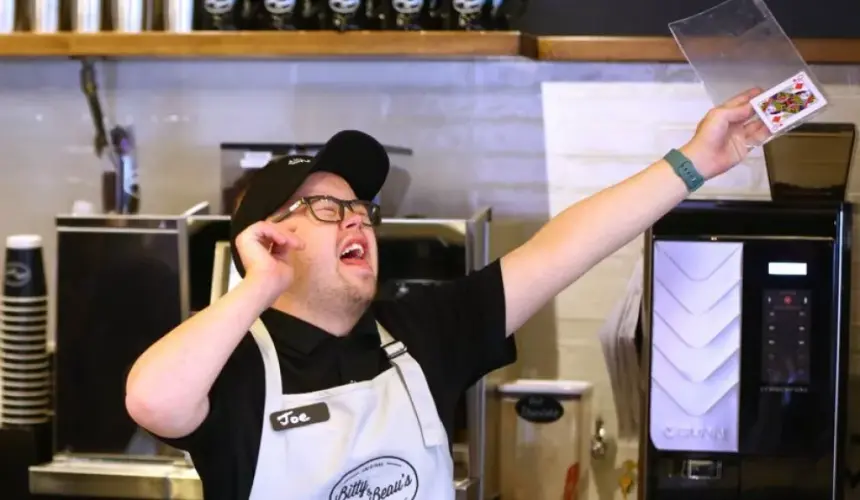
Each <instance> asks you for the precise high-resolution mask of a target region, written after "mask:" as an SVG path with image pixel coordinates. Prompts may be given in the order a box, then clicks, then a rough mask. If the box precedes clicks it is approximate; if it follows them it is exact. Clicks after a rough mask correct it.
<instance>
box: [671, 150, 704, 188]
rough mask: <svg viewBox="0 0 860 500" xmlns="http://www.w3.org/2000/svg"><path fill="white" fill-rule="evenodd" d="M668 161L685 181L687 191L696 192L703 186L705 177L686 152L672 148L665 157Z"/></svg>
mask: <svg viewBox="0 0 860 500" xmlns="http://www.w3.org/2000/svg"><path fill="white" fill-rule="evenodd" d="M663 159H664V160H666V162H667V163H668V164H669V165H671V166H672V170H674V171H675V173H676V174H678V177H680V178H681V180H682V181H684V184H686V186H687V191H689V192H691V193H692V192H694V191H695V190H697V189H699V188H700V187H702V184H704V183H705V178H704V177H702V174H700V173H699V171H698V170H696V166H695V165H693V162H692V161H690V159H689V158H687V157H686V156H684V153H682V152H680V151H678V150H677V149H670V150H669V152H668V153H666V156H664V157H663Z"/></svg>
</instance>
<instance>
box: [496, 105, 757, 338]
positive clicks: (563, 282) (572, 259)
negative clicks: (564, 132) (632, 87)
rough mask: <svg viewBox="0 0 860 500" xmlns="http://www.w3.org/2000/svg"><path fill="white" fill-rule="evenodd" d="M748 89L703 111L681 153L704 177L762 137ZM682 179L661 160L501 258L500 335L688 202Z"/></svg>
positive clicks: (726, 165) (556, 219) (577, 206)
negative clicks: (503, 310) (502, 318)
mask: <svg viewBox="0 0 860 500" xmlns="http://www.w3.org/2000/svg"><path fill="white" fill-rule="evenodd" d="M759 92H760V90H758V89H752V90H750V91H748V92H745V93H744V94H741V95H739V96H737V97H735V98H733V99H731V100H730V101H728V102H726V103H725V104H724V105H722V106H720V107H717V108H714V109H712V110H710V111H709V112H708V114H707V115H706V116H705V118H704V119H703V120H702V121H701V122H700V123H699V126H698V128H697V130H696V134H695V136H694V137H693V138H692V139H691V140H690V142H689V143H687V144H686V145H685V146H683V147H681V148H680V149H679V150H680V151H681V153H682V154H683V155H684V156H686V157H687V158H688V159H689V160H690V161H691V162H692V163H693V165H694V166H695V168H696V170H698V172H699V173H700V174H701V175H702V176H703V177H704V178H705V179H711V178H713V177H716V176H717V175H719V174H721V173H723V172H725V171H727V170H729V169H730V168H732V167H733V166H735V165H737V164H738V163H739V162H740V161H741V160H743V159H744V158H745V157H746V155H747V153H748V152H749V148H748V146H747V145H748V144H759V143H761V141H763V140H764V139H765V138H766V137H767V134H768V131H767V129H766V128H765V127H764V124H763V123H761V122H760V121H758V120H755V121H753V122H751V123H746V122H747V121H748V120H749V119H750V118H751V117H752V116H753V114H754V111H753V109H752V107H751V106H750V104H749V100H750V99H751V98H752V97H753V96H755V95H756V94H758V93H759ZM688 193H689V192H688V189H687V186H686V184H685V182H684V181H683V180H682V179H681V177H680V176H679V175H678V174H676V173H675V171H674V170H673V168H672V166H671V165H670V164H669V163H668V162H667V161H665V160H662V159H661V160H659V161H657V162H655V163H653V164H651V165H650V166H648V167H647V168H645V169H644V170H642V171H641V172H639V173H638V174H636V175H634V176H633V177H630V178H629V179H627V180H625V181H623V182H621V183H619V184H616V185H614V186H612V187H609V188H607V189H604V190H603V191H600V192H599V193H597V194H595V195H593V196H591V197H589V198H587V199H585V200H582V201H580V202H579V203H576V204H575V205H572V206H570V207H568V208H567V209H565V210H564V211H562V212H561V213H559V214H558V215H556V216H555V217H553V218H552V219H551V220H550V221H549V222H547V223H546V225H544V226H543V227H542V228H541V229H540V230H539V231H538V232H537V233H536V234H535V235H534V236H533V237H532V238H531V239H530V240H529V241H527V242H526V243H525V244H523V245H522V246H520V247H519V248H517V249H515V250H513V251H512V252H511V253H509V254H507V255H505V256H504V257H503V258H502V260H501V264H502V279H503V282H504V288H505V306H506V328H507V332H508V335H510V334H511V333H513V332H514V331H516V330H517V329H518V328H519V327H521V326H522V325H523V323H525V322H526V321H527V320H528V319H529V318H530V317H531V316H532V315H533V314H534V313H535V312H537V311H538V309H540V308H541V307H543V306H544V305H545V304H546V303H547V302H549V300H551V299H552V298H553V297H555V296H556V295H558V293H559V292H561V291H562V290H564V289H565V288H567V287H568V286H570V285H571V284H572V283H573V282H574V281H576V280H577V279H578V278H579V277H580V276H582V275H583V274H585V272H586V271H588V270H589V269H591V268H592V267H593V266H595V265H596V264H597V263H599V262H600V261H601V260H603V259H604V258H606V257H607V256H609V255H611V254H612V253H613V252H615V251H617V250H618V249H620V248H621V247H622V246H624V245H625V244H627V243H629V242H630V241H632V240H633V239H634V238H636V237H637V236H638V235H639V234H641V233H642V232H644V231H645V230H646V229H647V228H648V227H650V226H651V225H652V224H654V222H656V221H657V220H658V219H659V218H660V217H662V216H663V215H664V214H666V213H667V212H668V211H669V210H671V209H672V208H674V207H675V206H676V205H677V204H678V203H680V202H681V201H683V200H684V198H686V197H687V195H688Z"/></svg>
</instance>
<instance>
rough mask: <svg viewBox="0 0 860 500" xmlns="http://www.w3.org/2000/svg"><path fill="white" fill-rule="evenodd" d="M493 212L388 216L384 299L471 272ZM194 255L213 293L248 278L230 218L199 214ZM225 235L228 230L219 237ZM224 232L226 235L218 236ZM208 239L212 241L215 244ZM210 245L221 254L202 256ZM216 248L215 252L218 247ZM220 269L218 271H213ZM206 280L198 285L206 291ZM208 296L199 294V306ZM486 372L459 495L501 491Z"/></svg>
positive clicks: (484, 246)
mask: <svg viewBox="0 0 860 500" xmlns="http://www.w3.org/2000/svg"><path fill="white" fill-rule="evenodd" d="M490 219H491V211H490V209H484V210H481V211H478V212H477V213H476V214H474V215H473V216H471V217H468V218H423V217H415V218H383V220H382V224H381V225H380V226H379V227H377V228H376V236H377V241H378V248H379V286H378V295H379V297H378V298H379V299H380V300H388V299H392V298H396V297H398V296H402V295H404V294H408V293H411V292H412V291H414V290H415V289H416V288H419V287H428V286H437V285H438V284H440V283H442V282H445V281H448V280H452V279H456V278H459V277H462V276H465V275H466V274H468V273H469V272H471V271H474V270H478V269H481V268H483V267H484V266H486V265H487V264H488V263H489V229H490ZM189 227H190V228H191V234H192V236H191V238H192V242H193V243H192V244H191V245H190V248H191V249H192V250H191V251H192V253H194V254H195V255H197V251H196V250H194V249H195V248H199V249H201V250H200V255H201V258H196V257H195V259H193V261H192V265H191V268H190V270H191V273H192V275H195V276H201V275H202V274H200V273H203V272H204V267H205V266H206V265H207V264H208V265H210V267H209V272H210V276H211V279H210V283H211V294H210V296H209V300H216V299H217V298H218V297H220V296H221V295H223V294H224V293H226V291H227V290H229V289H230V288H232V286H235V284H236V283H238V281H239V280H240V279H241V278H240V276H239V274H238V273H237V272H236V269H235V266H234V265H233V262H232V257H231V254H230V241H229V231H228V228H229V218H228V217H227V216H215V215H212V216H199V217H193V218H191V219H190V225H189ZM219 235H220V236H219ZM219 237H222V238H223V239H221V240H219V241H214V245H213V238H214V239H217V238H219ZM207 242H208V243H207ZM207 245H208V247H207ZM206 248H208V249H209V250H208V251H209V254H210V255H213V257H211V258H209V259H208V260H204V259H203V258H202V253H203V252H205V251H206V250H205V249H206ZM213 248H214V253H213V251H212V249H213ZM213 269H214V272H213V271H212V270H213ZM203 288H204V287H202V286H193V287H192V290H194V289H197V290H199V291H200V292H202V291H203ZM201 299H202V297H195V298H192V301H191V303H192V307H193V306H194V304H195V303H196V302H198V301H199V300H201ZM489 392H490V391H489V389H488V388H487V381H486V379H482V380H480V381H479V382H477V383H476V384H475V385H474V386H472V387H471V388H470V389H469V390H468V391H466V393H465V394H463V396H462V398H461V400H460V404H459V405H458V410H457V421H456V426H455V431H456V433H455V435H454V437H453V440H452V441H453V443H452V449H453V455H454V477H453V478H452V479H453V481H454V487H455V490H456V492H457V496H456V498H457V500H484V499H490V498H497V496H498V490H499V483H498V473H497V469H498V464H497V463H496V461H495V460H496V457H497V455H498V453H497V451H496V439H495V438H494V436H496V435H497V432H498V430H497V429H498V419H497V418H496V415H498V411H494V408H488V406H492V405H495V404H497V402H496V401H495V399H493V398H487V394H488V393H489Z"/></svg>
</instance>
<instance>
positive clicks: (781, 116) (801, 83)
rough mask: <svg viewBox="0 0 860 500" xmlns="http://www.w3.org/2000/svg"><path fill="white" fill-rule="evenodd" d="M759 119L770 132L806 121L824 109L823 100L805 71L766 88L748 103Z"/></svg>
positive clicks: (824, 99)
mask: <svg viewBox="0 0 860 500" xmlns="http://www.w3.org/2000/svg"><path fill="white" fill-rule="evenodd" d="M751 104H752V106H753V108H754V109H755V112H756V114H758V116H759V118H761V119H762V121H763V122H764V123H765V126H767V128H768V130H770V131H771V133H773V134H776V133H778V132H779V131H781V130H783V129H786V128H788V127H789V126H791V125H794V124H796V123H798V122H801V121H806V119H807V118H809V117H811V116H812V115H813V114H815V113H816V112H818V111H820V110H821V109H823V108H824V107H825V106H827V98H826V97H824V94H823V93H822V92H821V91H820V90H819V89H818V87H816V86H815V84H814V83H813V82H812V80H811V79H810V78H809V75H807V74H806V72H805V71H801V72H800V73H798V74H796V75H794V76H793V77H791V78H789V79H787V80H785V81H783V82H782V83H780V84H779V85H775V86H774V87H772V88H770V89H768V90H767V91H765V92H763V93H762V94H761V95H758V96H756V97H754V98H753V99H752V101H751Z"/></svg>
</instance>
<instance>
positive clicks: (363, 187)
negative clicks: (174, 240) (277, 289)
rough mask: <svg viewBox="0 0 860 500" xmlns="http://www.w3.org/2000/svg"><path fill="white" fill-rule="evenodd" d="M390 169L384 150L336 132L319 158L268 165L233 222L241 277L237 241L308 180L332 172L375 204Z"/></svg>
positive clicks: (363, 137) (359, 136)
mask: <svg viewBox="0 0 860 500" xmlns="http://www.w3.org/2000/svg"><path fill="white" fill-rule="evenodd" d="M389 167H390V161H389V159H388V153H387V152H386V151H385V147H384V146H383V145H382V144H380V143H379V141H377V140H376V139H374V138H373V137H371V136H369V135H368V134H365V133H364V132H359V131H357V130H344V131H342V132H338V133H337V134H335V135H334V136H332V138H331V139H329V140H328V142H326V143H325V145H324V146H323V147H322V149H320V150H319V152H318V153H317V154H316V156H304V155H289V156H282V157H279V158H276V159H274V160H272V161H270V162H269V163H267V164H266V165H265V166H264V167H263V168H261V169H260V170H258V171H257V172H256V173H254V176H253V178H252V179H251V182H250V184H249V185H248V188H247V189H246V190H245V195H244V196H243V197H242V201H241V202H240V203H239V206H238V207H237V208H236V211H235V213H234V214H233V216H232V218H231V220H230V249H231V252H232V254H233V261H234V262H235V264H236V269H237V270H238V271H239V274H240V275H242V276H245V267H244V266H243V265H242V262H241V259H240V258H239V252H238V250H237V249H236V237H237V236H238V235H239V234H240V233H241V232H242V231H244V230H245V229H246V228H247V227H248V226H251V225H253V224H255V223H257V222H259V221H261V220H265V219H266V218H267V217H269V216H271V215H272V214H273V213H275V211H276V210H278V209H279V208H281V207H282V206H284V204H285V203H286V202H287V201H288V200H289V199H290V198H291V197H292V196H293V195H294V194H295V192H296V190H298V188H299V186H301V185H302V183H303V182H304V181H305V179H307V178H308V176H309V175H311V174H312V173H314V172H330V173H332V174H335V175H338V176H340V177H343V179H344V180H346V182H347V183H348V184H349V186H350V187H351V188H352V190H353V191H354V192H355V195H356V197H357V198H358V199H359V200H364V201H372V200H373V198H375V197H376V195H377V194H379V191H380V190H381V189H382V185H383V184H384V183H385V179H386V177H388V170H389Z"/></svg>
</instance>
